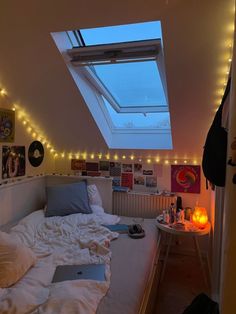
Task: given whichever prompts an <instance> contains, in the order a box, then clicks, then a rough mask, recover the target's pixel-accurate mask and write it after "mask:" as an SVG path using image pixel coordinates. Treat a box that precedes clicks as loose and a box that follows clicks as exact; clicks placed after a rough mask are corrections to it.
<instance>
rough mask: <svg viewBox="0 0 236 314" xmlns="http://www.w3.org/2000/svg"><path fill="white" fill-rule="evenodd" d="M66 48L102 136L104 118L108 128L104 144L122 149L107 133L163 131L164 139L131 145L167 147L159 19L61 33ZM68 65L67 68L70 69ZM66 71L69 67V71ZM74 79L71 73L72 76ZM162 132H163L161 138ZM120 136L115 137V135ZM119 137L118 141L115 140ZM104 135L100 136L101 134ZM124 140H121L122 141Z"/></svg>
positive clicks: (169, 132) (166, 101)
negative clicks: (67, 39)
mask: <svg viewBox="0 0 236 314" xmlns="http://www.w3.org/2000/svg"><path fill="white" fill-rule="evenodd" d="M66 33H67V35H68V38H69V39H70V44H71V46H72V49H67V55H69V57H70V62H71V65H72V68H73V69H74V70H75V71H76V73H77V74H78V78H80V79H81V78H83V80H85V82H87V83H86V84H87V87H88V90H90V91H91V93H93V94H94V97H96V99H97V105H98V106H99V107H100V111H99V112H100V113H101V114H103V116H104V118H103V119H104V121H103V122H102V118H101V116H100V115H99V116H98V114H97V113H98V109H95V107H94V106H95V101H93V102H92V101H91V99H92V97H87V92H86V91H85V92H82V89H81V88H82V87H81V84H80V85H79V84H78V87H79V88H80V90H81V92H82V94H83V96H84V98H85V101H86V103H87V105H88V107H89V109H90V111H91V113H92V114H93V116H94V119H95V120H96V122H97V124H98V126H99V128H100V130H101V132H102V134H103V135H104V137H106V135H105V132H104V123H105V121H106V123H107V125H108V126H109V128H110V132H111V133H110V135H109V140H107V143H108V146H109V147H110V148H127V147H126V146H127V144H124V145H123V146H122V140H119V143H118V142H117V143H118V144H116V140H115V138H117V136H114V141H113V140H111V138H113V135H112V134H118V133H119V132H120V133H121V134H125V132H126V133H127V134H129V136H131V133H132V136H133V138H134V137H135V136H137V135H139V137H140V134H144V135H145V134H146V135H147V134H148V135H147V136H149V138H151V134H152V135H157V134H165V141H166V142H165V143H164V144H160V145H159V147H158V145H156V144H154V143H153V145H152V144H151V141H150V139H149V140H147V141H146V143H149V144H148V145H146V146H145V142H143V143H144V144H143V143H142V144H141V143H140V141H139V140H137V141H136V142H137V143H139V144H136V145H137V147H134V148H150V149H154V148H160V149H164V148H166V149H171V148H172V139H171V128H170V116H169V106H168V97H167V88H166V79H165V66H164V55H163V43H162V32H161V23H160V22H159V21H155V22H147V23H136V24H128V25H119V26H109V27H100V28H93V29H92V28H91V29H80V30H76V31H68V32H66ZM70 68H71V67H70ZM71 71H72V70H71ZM74 78H75V76H74ZM167 134H168V136H167ZM120 138H121V137H120ZM120 138H119V139H120ZM105 139H106V138H105ZM126 142H127V141H126Z"/></svg>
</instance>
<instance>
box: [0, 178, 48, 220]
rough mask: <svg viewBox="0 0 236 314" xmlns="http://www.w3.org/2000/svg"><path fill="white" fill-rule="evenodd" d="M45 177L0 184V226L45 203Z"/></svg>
mask: <svg viewBox="0 0 236 314" xmlns="http://www.w3.org/2000/svg"><path fill="white" fill-rule="evenodd" d="M45 198H46V196H45V177H43V176H39V177H34V178H24V179H21V180H16V181H15V182H13V183H6V184H2V185H1V186H0V226H3V225H6V224H9V223H13V222H14V221H17V220H19V219H20V218H23V217H24V216H26V215H27V214H29V213H30V212H32V211H35V210H38V209H41V208H43V206H44V205H45Z"/></svg>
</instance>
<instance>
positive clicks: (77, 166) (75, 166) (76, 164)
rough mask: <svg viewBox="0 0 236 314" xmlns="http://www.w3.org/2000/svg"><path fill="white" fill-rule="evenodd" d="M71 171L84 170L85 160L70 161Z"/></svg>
mask: <svg viewBox="0 0 236 314" xmlns="http://www.w3.org/2000/svg"><path fill="white" fill-rule="evenodd" d="M71 170H81V171H82V170H86V162H85V159H71Z"/></svg>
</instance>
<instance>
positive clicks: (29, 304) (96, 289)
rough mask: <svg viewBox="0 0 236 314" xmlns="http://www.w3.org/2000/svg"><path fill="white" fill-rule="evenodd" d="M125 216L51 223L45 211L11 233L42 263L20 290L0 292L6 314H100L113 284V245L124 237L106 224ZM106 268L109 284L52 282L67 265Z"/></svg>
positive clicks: (102, 215)
mask: <svg viewBox="0 0 236 314" xmlns="http://www.w3.org/2000/svg"><path fill="white" fill-rule="evenodd" d="M118 221H119V217H117V216H114V215H109V214H105V213H103V212H101V211H98V212H96V213H93V214H88V215H85V214H74V215H69V216H64V217H50V218H45V217H44V213H43V211H42V210H40V211H37V212H34V213H32V214H30V215H29V216H28V217H26V218H24V219H23V220H22V221H21V222H20V223H19V224H18V225H17V226H16V227H14V228H13V229H12V231H11V234H13V235H14V236H16V237H17V238H18V239H20V241H22V242H23V243H24V244H25V245H26V246H28V247H30V248H31V249H32V250H33V251H34V252H35V254H36V256H37V257H38V262H37V263H36V265H35V266H34V267H33V268H31V269H30V270H29V271H28V272H27V273H26V275H25V276H24V277H23V278H22V279H21V280H20V281H18V282H17V283H16V284H15V285H14V286H12V287H11V288H8V289H0V301H1V302H0V313H7V314H11V313H12V314H13V313H14V314H21V313H33V314H36V313H45V314H49V313H50V314H70V313H71V314H72V313H76V314H78V313H79V314H90V313H95V312H96V309H97V306H98V304H99V302H100V300H101V298H102V297H103V296H104V295H105V294H106V292H107V290H108V288H109V284H110V258H111V252H110V250H109V243H110V241H111V240H112V239H114V238H116V237H117V236H118V234H117V233H114V232H111V231H109V230H108V229H107V228H105V227H103V226H101V224H115V223H117V222H118ZM89 263H105V264H106V281H103V282H102V281H95V280H72V281H64V282H59V283H54V284H52V283H51V280H52V277H53V274H54V271H55V268H56V266H57V265H63V264H89Z"/></svg>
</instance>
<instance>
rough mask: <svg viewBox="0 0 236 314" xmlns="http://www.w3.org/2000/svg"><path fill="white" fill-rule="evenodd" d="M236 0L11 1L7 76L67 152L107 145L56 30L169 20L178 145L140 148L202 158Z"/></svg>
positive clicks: (2, 63) (4, 44) (5, 40)
mask: <svg viewBox="0 0 236 314" xmlns="http://www.w3.org/2000/svg"><path fill="white" fill-rule="evenodd" d="M233 5H234V1H233V0H224V1H223V0H205V1H199V0H145V1H143V0H126V1H123V0H120V1H117V2H115V1H111V0H109V1H108V0H99V1H96V0H94V1H89V0H87V1H82V0H77V1H76V0H60V1H46V0H44V1H42V0H41V1H32V0H25V1H23V2H22V1H10V0H9V1H4V3H2V4H1V11H0V38H1V49H0V83H2V84H3V86H4V87H6V88H7V90H8V92H9V95H10V97H11V99H12V100H14V101H16V102H18V103H19V104H20V105H21V106H22V107H24V108H25V109H26V111H27V112H29V113H30V115H31V117H32V119H33V121H34V122H35V123H36V124H37V125H38V127H40V129H41V130H42V131H44V132H45V134H46V135H47V136H48V138H49V139H50V140H51V142H52V143H53V144H54V146H55V148H57V149H58V150H59V151H62V150H66V151H68V152H69V151H75V152H76V151H78V150H80V151H81V150H82V151H84V150H87V151H88V152H98V151H103V152H106V151H107V146H106V144H105V142H104V140H103V138H102V136H101V134H100V131H99V129H98V128H97V126H96V123H95V121H94V120H93V118H92V116H91V115H90V113H89V111H88V109H87V107H86V105H85V103H84V101H83V98H82V97H81V95H80V92H79V91H78V89H77V88H76V86H75V83H74V81H73V79H72V78H71V76H70V74H69V72H68V70H67V68H66V66H65V64H64V61H63V59H62V57H61V55H60V54H59V52H58V50H57V48H56V46H55V44H54V42H53V40H52V38H51V35H50V33H51V32H56V31H63V30H69V29H76V28H89V27H96V26H105V25H115V24H123V23H132V22H141V21H149V20H161V22H162V30H163V40H164V53H165V62H166V75H167V85H168V92H169V104H170V111H171V124H172V133H173V146H174V149H173V151H162V152H158V151H155V152H154V151H147V152H144V151H139V152H138V151H132V152H133V153H134V154H135V155H140V154H141V155H149V154H150V155H153V154H155V155H160V156H165V157H167V156H168V157H169V158H176V157H178V158H186V157H188V158H190V157H191V158H195V157H198V158H199V157H200V156H201V155H202V147H203V145H204V141H205V137H206V133H207V130H208V128H209V125H210V123H211V121H212V118H213V115H214V109H215V108H216V99H217V98H219V97H218V96H217V91H218V90H219V88H222V83H221V84H219V80H220V79H222V78H224V77H223V76H222V75H220V69H221V68H222V66H225V65H226V62H227V61H225V55H226V54H227V53H228V52H229V48H227V47H226V43H228V39H229V38H230V37H232V32H230V25H232V23H233V18H234V13H233V10H232V9H233ZM117 152H118V153H120V152H119V151H117Z"/></svg>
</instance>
